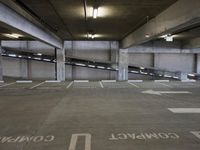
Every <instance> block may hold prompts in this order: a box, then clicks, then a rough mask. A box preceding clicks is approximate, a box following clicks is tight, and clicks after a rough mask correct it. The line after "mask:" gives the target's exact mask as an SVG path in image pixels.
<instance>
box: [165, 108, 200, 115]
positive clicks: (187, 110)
mask: <svg viewBox="0 0 200 150" xmlns="http://www.w3.org/2000/svg"><path fill="white" fill-rule="evenodd" d="M168 110H169V111H171V112H173V113H179V114H183V113H191V114H192V113H200V108H168Z"/></svg>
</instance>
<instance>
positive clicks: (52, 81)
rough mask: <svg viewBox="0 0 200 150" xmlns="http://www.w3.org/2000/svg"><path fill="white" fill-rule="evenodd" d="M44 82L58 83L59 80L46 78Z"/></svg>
mask: <svg viewBox="0 0 200 150" xmlns="http://www.w3.org/2000/svg"><path fill="white" fill-rule="evenodd" d="M45 82H46V83H60V82H61V81H59V80H46V81H45Z"/></svg>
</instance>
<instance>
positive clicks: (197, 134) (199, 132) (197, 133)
mask: <svg viewBox="0 0 200 150" xmlns="http://www.w3.org/2000/svg"><path fill="white" fill-rule="evenodd" d="M190 133H192V134H193V135H194V136H196V137H197V138H198V139H200V131H191V132H190Z"/></svg>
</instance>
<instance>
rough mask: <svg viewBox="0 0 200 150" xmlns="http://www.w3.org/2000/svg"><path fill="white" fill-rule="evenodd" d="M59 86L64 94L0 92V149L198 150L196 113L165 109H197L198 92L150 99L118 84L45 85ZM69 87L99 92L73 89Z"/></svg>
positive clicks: (68, 83)
mask: <svg viewBox="0 0 200 150" xmlns="http://www.w3.org/2000/svg"><path fill="white" fill-rule="evenodd" d="M38 84H40V85H39V86H38V87H39V88H40V86H43V84H45V86H46V87H50V86H49V83H47V84H46V83H43V82H40V83H34V85H33V86H36V85H38ZM51 84H52V85H51ZM54 84H55V85H54ZM60 84H62V85H61V86H62V87H63V88H65V90H59V91H56V90H51V91H48V90H37V87H36V90H34V89H33V90H28V89H23V88H19V90H21V91H20V92H19V91H18V90H17V92H18V93H20V94H19V95H13V96H12V95H11V94H9V92H10V93H13V91H14V90H12V91H6V94H5V90H2V91H1V90H0V93H2V94H0V104H1V105H0V110H1V113H0V118H1V123H0V149H2V150H4V149H6V150H13V149H16V150H21V149H28V150H36V149H37V150H43V149H48V150H55V149H56V150H57V149H63V150H64V149H65V150H101V149H108V150H122V149H127V150H129V149H130V150H131V149H133V147H134V148H135V149H138V150H140V149H141V150H143V149H148V150H155V147H156V148H157V149H162V150H169V149H176V150H188V149H192V150H199V147H200V143H199V142H200V141H199V140H200V138H199V137H200V132H199V131H200V128H199V123H200V121H199V116H200V115H199V113H195V114H194V113H190V114H189V113H187V114H184V113H183V114H180V115H179V114H177V113H172V112H170V111H169V110H168V108H176V109H177V108H187V107H189V106H190V108H200V104H199V96H200V95H199V94H198V92H197V91H198V89H190V90H189V92H191V93H192V94H187V95H185V94H186V93H183V94H176V93H173V90H175V91H179V92H180V91H182V92H183V91H187V90H186V89H182V90H179V89H173V88H172V89H170V90H169V88H166V89H164V88H163V89H162V90H160V89H153V90H154V91H161V92H163V91H165V92H168V93H161V96H157V95H156V96H154V95H149V94H144V93H141V91H148V90H149V89H144V88H143V89H140V88H137V87H134V86H132V85H130V84H128V83H126V84H125V85H127V84H128V85H130V88H120V87H123V85H121V83H119V88H107V87H105V86H104V88H102V87H101V85H100V83H99V82H94V85H93V82H88V83H87V82H82V83H77V82H75V83H74V82H65V83H50V85H51V86H52V87H54V86H59V87H60ZM70 84H71V85H70ZM74 84H75V85H76V86H80V84H81V85H84V86H85V85H87V86H91V85H93V86H98V88H78V87H77V88H73V86H74ZM109 84H115V83H109ZM134 84H135V83H134ZM143 84H145V83H143ZM69 85H70V87H69V88H68V89H67V87H68V86H69ZM27 91H28V92H29V93H28V94H26V92H27ZM44 91H45V92H44ZM52 91H54V92H52ZM32 92H34V94H30V93H32ZM194 93H196V96H195V97H193V96H194V95H193V94H194ZM172 96H173V97H172ZM179 98H180V99H179ZM5 110H6V111H5ZM182 111H185V110H182ZM187 111H188V110H187ZM189 111H194V110H189ZM24 114H25V115H24ZM30 118H31V119H30ZM163 145H164V146H163Z"/></svg>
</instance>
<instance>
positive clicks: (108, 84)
mask: <svg viewBox="0 0 200 150" xmlns="http://www.w3.org/2000/svg"><path fill="white" fill-rule="evenodd" d="M102 84H103V86H104V87H105V88H111V89H116V88H118V89H120V88H122V89H124V88H137V87H136V86H134V85H131V84H129V83H128V82H102Z"/></svg>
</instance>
